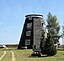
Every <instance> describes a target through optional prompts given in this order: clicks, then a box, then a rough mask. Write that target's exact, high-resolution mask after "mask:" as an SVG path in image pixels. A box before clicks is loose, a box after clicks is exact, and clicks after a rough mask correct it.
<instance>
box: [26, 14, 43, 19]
mask: <svg viewBox="0 0 64 61" xmlns="http://www.w3.org/2000/svg"><path fill="white" fill-rule="evenodd" d="M25 17H40V18H42V17H43V15H41V14H29V15H26V16H25Z"/></svg>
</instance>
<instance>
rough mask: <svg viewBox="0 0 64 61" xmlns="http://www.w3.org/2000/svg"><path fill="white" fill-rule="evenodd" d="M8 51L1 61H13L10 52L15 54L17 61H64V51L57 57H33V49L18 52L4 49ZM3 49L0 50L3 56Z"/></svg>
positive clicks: (58, 53) (58, 52)
mask: <svg viewBox="0 0 64 61" xmlns="http://www.w3.org/2000/svg"><path fill="white" fill-rule="evenodd" d="M4 50H6V51H7V52H6V55H5V56H4V57H3V59H2V60H1V61H11V58H12V54H11V52H10V51H13V52H14V55H15V58H16V61H64V51H62V50H61V51H60V50H58V51H57V54H56V55H55V56H51V57H45V56H44V55H42V57H31V54H32V50H31V49H24V50H17V49H4ZM4 50H3V49H2V50H1V49H0V52H1V53H0V55H2V53H3V51H4Z"/></svg>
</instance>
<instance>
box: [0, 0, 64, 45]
mask: <svg viewBox="0 0 64 61" xmlns="http://www.w3.org/2000/svg"><path fill="white" fill-rule="evenodd" d="M48 12H51V13H52V14H53V15H56V16H57V19H58V22H59V24H60V26H61V28H62V24H63V21H64V0H0V44H11V43H13V44H15V43H19V40H20V36H21V33H22V27H23V24H24V21H25V15H27V14H31V13H38V14H42V15H43V17H44V20H45V22H46V19H47V15H48ZM61 32H62V31H61V30H60V33H61Z"/></svg>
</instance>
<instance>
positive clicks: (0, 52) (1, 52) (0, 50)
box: [0, 49, 4, 57]
mask: <svg viewBox="0 0 64 61" xmlns="http://www.w3.org/2000/svg"><path fill="white" fill-rule="evenodd" d="M3 52H4V51H2V49H0V57H1V56H2V54H3Z"/></svg>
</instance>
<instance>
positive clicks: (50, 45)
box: [44, 33, 57, 56]
mask: <svg viewBox="0 0 64 61" xmlns="http://www.w3.org/2000/svg"><path fill="white" fill-rule="evenodd" d="M44 53H45V54H47V56H53V55H55V54H56V53H57V51H56V47H55V46H54V42H53V40H52V37H51V34H50V33H48V34H47V39H46V41H45V52H44Z"/></svg>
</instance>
